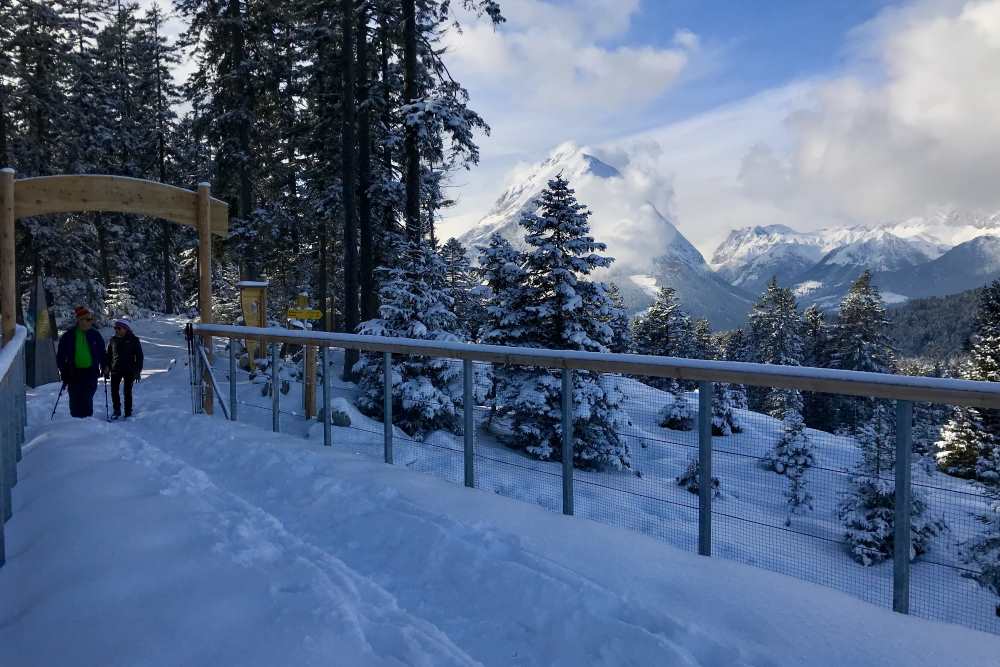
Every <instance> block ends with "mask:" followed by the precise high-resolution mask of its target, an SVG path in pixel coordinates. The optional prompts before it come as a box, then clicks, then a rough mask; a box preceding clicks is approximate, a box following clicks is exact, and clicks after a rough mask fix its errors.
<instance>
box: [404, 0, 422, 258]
mask: <svg viewBox="0 0 1000 667" xmlns="http://www.w3.org/2000/svg"><path fill="white" fill-rule="evenodd" d="M403 24H404V25H403V76H404V82H403V97H404V98H405V99H404V100H403V103H404V104H407V105H410V104H413V103H415V102H416V100H417V15H416V3H415V0H403ZM417 140H418V137H417V127H416V125H414V124H413V123H410V122H407V123H406V140H405V144H404V150H405V152H406V236H407V238H408V239H409V240H410V241H411V242H413V243H416V242H417V241H419V240H420V238H421V236H422V230H421V224H420V153H419V146H418V143H417Z"/></svg>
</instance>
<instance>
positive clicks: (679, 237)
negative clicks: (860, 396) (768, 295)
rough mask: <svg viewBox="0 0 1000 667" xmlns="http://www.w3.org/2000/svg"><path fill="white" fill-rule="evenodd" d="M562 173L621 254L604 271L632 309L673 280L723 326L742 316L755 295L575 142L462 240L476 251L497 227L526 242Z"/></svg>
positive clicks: (700, 312)
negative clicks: (531, 218)
mask: <svg viewBox="0 0 1000 667" xmlns="http://www.w3.org/2000/svg"><path fill="white" fill-rule="evenodd" d="M557 174H562V175H563V177H564V178H566V179H567V180H569V182H570V186H571V187H572V188H573V189H574V190H576V193H577V197H578V199H579V200H580V201H581V202H583V203H584V204H586V205H587V206H588V208H590V210H591V211H592V212H593V216H592V217H591V228H592V230H593V235H594V237H595V238H596V239H597V240H598V241H601V242H603V243H606V244H607V245H608V254H609V255H610V256H612V257H615V258H616V259H617V261H616V262H615V264H614V265H613V267H612V268H611V270H610V273H609V274H608V275H607V276H601V277H602V278H603V277H606V278H608V279H609V280H612V281H614V282H616V283H617V284H618V285H619V287H620V288H621V289H622V292H623V295H624V297H625V299H626V305H627V306H628V307H629V309H630V310H631V311H633V312H636V311H639V310H642V309H644V308H646V307H648V306H649V305H650V303H652V298H653V295H655V288H656V287H657V286H666V285H669V286H671V287H673V288H675V289H676V290H677V293H678V296H679V298H680V301H681V303H682V304H683V305H684V307H685V309H686V310H687V311H688V312H689V313H691V314H693V315H694V316H696V317H707V318H709V319H710V320H712V322H713V324H714V325H715V326H716V327H733V326H737V325H738V324H739V323H740V322H742V320H743V317H744V316H745V314H746V313H747V311H748V310H749V305H750V301H749V295H747V294H746V293H744V292H743V291H742V290H740V289H739V288H735V287H733V286H732V285H730V284H729V283H728V282H727V281H726V280H724V279H721V278H720V277H719V276H717V275H715V273H714V272H713V271H712V269H711V268H710V267H709V266H708V264H707V263H706V262H705V258H704V257H702V255H701V253H700V252H699V251H698V250H697V248H695V247H694V246H693V245H692V244H691V243H690V242H689V241H688V240H687V238H685V237H684V235H683V234H682V233H681V232H680V230H679V229H678V228H677V227H676V226H675V225H674V224H673V222H672V221H671V220H670V219H669V218H668V216H667V215H666V214H665V212H664V211H661V210H659V209H657V207H656V206H655V205H654V204H653V203H652V202H650V201H649V200H648V199H646V198H644V195H643V194H642V193H640V192H637V191H636V190H635V189H634V188H633V187H632V186H631V185H630V184H629V183H626V182H625V180H624V179H623V178H622V175H621V173H620V172H619V171H618V170H617V169H615V168H614V167H612V166H610V165H608V164H606V163H604V162H602V161H601V160H599V159H597V158H596V157H594V156H592V155H590V154H589V153H588V152H587V149H586V148H581V147H579V146H577V145H575V144H573V143H566V144H563V145H561V146H559V147H558V148H556V149H555V150H554V151H553V152H552V154H551V155H550V156H549V157H548V159H546V160H545V161H543V162H542V163H540V164H538V165H535V166H533V167H531V168H528V169H527V170H526V171H525V172H524V173H523V174H521V175H520V177H519V178H518V179H517V180H516V182H515V183H514V185H512V186H511V187H509V188H508V189H507V190H506V191H505V192H504V193H503V195H501V197H500V198H499V199H498V200H497V202H496V204H495V205H494V206H493V209H492V210H491V211H490V212H489V213H488V214H487V215H486V216H485V217H484V218H483V219H482V220H480V222H479V223H478V224H476V225H475V226H474V227H473V228H472V229H470V230H469V231H467V232H466V233H465V234H463V235H462V236H461V237H460V239H459V240H460V241H462V243H463V244H465V245H466V247H468V248H469V249H470V251H471V252H472V253H473V255H475V248H476V247H477V246H481V245H485V244H487V243H488V241H489V237H490V236H492V235H493V234H494V233H500V234H501V235H503V236H504V237H505V238H507V239H509V240H510V241H511V242H512V243H513V244H514V245H515V246H517V247H521V248H523V247H524V240H523V236H524V233H523V229H522V228H521V227H520V225H519V224H518V223H519V221H520V219H521V216H522V215H523V213H525V212H526V211H531V210H534V209H535V208H536V206H537V203H536V199H537V197H538V195H539V194H540V193H541V192H542V190H543V189H544V188H545V186H546V184H547V183H548V181H549V179H551V178H553V177H554V176H556V175H557ZM633 277H635V278H634V279H633ZM650 286H652V289H649V287H650Z"/></svg>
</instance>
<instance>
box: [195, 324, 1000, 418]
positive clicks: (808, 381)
mask: <svg viewBox="0 0 1000 667" xmlns="http://www.w3.org/2000/svg"><path fill="white" fill-rule="evenodd" d="M195 329H196V330H198V331H203V332H212V333H215V334H217V335H223V336H231V335H232V336H239V337H246V336H253V337H258V338H262V339H266V340H268V341H276V342H284V343H292V344H295V345H320V346H322V345H330V346H332V347H342V348H349V349H354V350H364V351H369V352H392V353H395V354H413V355H423V356H433V357H443V358H447V359H472V360H475V361H488V362H492V363H498V364H513V365H521V366H542V367H546V368H574V369H579V370H589V371H595V372H602V373H622V374H628V375H646V376H652V377H670V378H676V379H681V380H693V381H709V382H728V383H731V384H749V385H756V386H761V387H780V388H783V389H800V390H803V391H817V392H823V393H828V394H842V395H846V396H870V397H873V398H889V399H896V400H904V401H915V402H922V403H940V404H945V405H969V406H973V407H982V408H995V409H1000V382H973V381H971V380H951V379H945V378H923V377H911V376H906V375H889V374H883V373H862V372H858V371H839V370H831V369H828V368H809V367H806V366H769V365H764V364H749V363H738V362H719V361H703V360H699V359H676V358H672V357H654V356H647V355H638V354H598V353H594V352H576V351H569V350H540V349H532V348H518V347H500V346H496V345H469V344H465V343H438V342H436V341H424V340H413V339H406V338H382V337H377V336H360V335H357V334H343V333H325V332H317V331H303V332H290V331H285V332H284V333H279V332H280V331H281V330H278V329H264V328H259V327H232V326H222V325H209V326H202V325H195Z"/></svg>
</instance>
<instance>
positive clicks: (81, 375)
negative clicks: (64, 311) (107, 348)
mask: <svg viewBox="0 0 1000 667" xmlns="http://www.w3.org/2000/svg"><path fill="white" fill-rule="evenodd" d="M85 336H86V338H87V345H88V346H89V347H90V358H91V359H92V360H93V363H92V364H91V366H90V368H77V367H76V364H75V353H76V327H70V328H69V329H68V330H67V331H66V332H65V333H64V334H63V335H62V336H61V337H60V338H59V347H58V349H57V350H56V364H57V365H58V366H59V374H60V375H61V376H62V380H63V382H65V383H66V384H72V383H73V382H74V381H76V380H91V379H96V378H97V376H98V375H100V373H101V371H102V370H104V369H105V368H107V366H108V360H107V356H105V354H104V338H102V337H101V334H100V332H98V331H97V329H88V330H87V332H86V333H85Z"/></svg>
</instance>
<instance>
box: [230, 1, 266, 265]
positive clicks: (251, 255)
mask: <svg viewBox="0 0 1000 667" xmlns="http://www.w3.org/2000/svg"><path fill="white" fill-rule="evenodd" d="M226 15H227V19H228V20H229V23H230V30H231V32H230V43H229V55H230V61H231V64H232V69H233V71H234V72H236V71H238V70H240V69H241V68H242V67H243V63H244V61H245V60H246V35H245V33H244V30H243V17H242V15H241V13H240V0H229V5H228V6H227V8H226ZM234 78H235V85H236V90H235V91H234V93H235V96H236V99H238V100H239V107H240V109H239V111H240V119H239V126H238V130H237V137H236V139H237V144H238V146H239V150H240V157H239V196H238V197H237V210H236V217H237V218H239V219H240V220H243V221H246V220H248V219H249V218H250V215H251V214H252V213H253V181H252V178H251V175H250V118H249V116H250V101H249V99H248V96H249V93H248V91H247V82H246V79H245V77H244V76H235V77H234ZM244 267H245V271H246V277H247V278H248V279H251V280H254V279H256V278H257V277H258V276H257V273H258V267H257V261H256V252H255V251H254V250H253V249H252V248H249V247H248V248H246V250H245V257H244Z"/></svg>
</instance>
